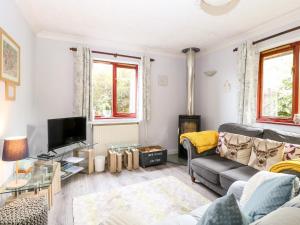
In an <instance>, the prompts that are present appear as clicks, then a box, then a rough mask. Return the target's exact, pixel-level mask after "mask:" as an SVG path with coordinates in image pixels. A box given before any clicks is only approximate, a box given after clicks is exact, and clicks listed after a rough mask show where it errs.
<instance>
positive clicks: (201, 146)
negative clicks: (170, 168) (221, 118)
mask: <svg viewBox="0 0 300 225" xmlns="http://www.w3.org/2000/svg"><path fill="white" fill-rule="evenodd" d="M185 138H187V139H189V140H190V142H191V143H192V144H193V145H194V146H195V147H196V149H197V152H198V153H199V154H200V153H203V152H205V151H207V150H210V149H212V148H214V147H216V146H217V145H218V138H219V134H218V132H217V131H213V130H208V131H201V132H192V133H185V134H182V135H180V143H182V142H183V139H185Z"/></svg>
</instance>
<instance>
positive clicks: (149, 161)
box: [138, 146, 168, 168]
mask: <svg viewBox="0 0 300 225" xmlns="http://www.w3.org/2000/svg"><path fill="white" fill-rule="evenodd" d="M158 148H159V149H160V150H157V149H158ZM138 149H139V159H140V166H141V167H143V168H145V167H148V166H154V165H159V164H163V163H166V162H167V155H168V150H167V149H163V148H161V147H160V146H149V147H140V148H138ZM151 149H153V150H151Z"/></svg>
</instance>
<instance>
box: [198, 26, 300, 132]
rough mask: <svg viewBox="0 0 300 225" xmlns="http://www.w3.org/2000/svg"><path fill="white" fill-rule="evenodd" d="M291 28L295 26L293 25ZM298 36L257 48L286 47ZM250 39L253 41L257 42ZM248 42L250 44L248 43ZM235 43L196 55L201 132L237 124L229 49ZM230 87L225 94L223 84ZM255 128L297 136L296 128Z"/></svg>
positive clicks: (234, 67) (234, 70) (234, 57)
mask: <svg viewBox="0 0 300 225" xmlns="http://www.w3.org/2000/svg"><path fill="white" fill-rule="evenodd" d="M294 26H295V25H294ZM286 29H288V28H287V27H282V28H280V29H278V30H276V31H273V32H272V31H271V32H269V33H267V34H264V35H262V36H261V37H266V36H268V35H270V34H272V33H277V32H279V31H283V30H286ZM299 35H300V32H299V31H298V32H292V33H289V34H287V35H283V36H280V37H278V38H275V39H271V40H269V41H266V42H263V43H262V44H260V45H258V46H257V47H258V49H259V50H260V51H262V50H265V49H269V48H272V47H276V46H280V45H283V44H286V43H291V42H294V41H299V40H300V38H299ZM261 37H257V38H254V39H253V40H257V39H260V38H261ZM241 41H242V40H241ZM250 41H251V40H250ZM238 45H239V43H236V44H235V45H232V46H230V47H226V48H223V49H220V50H216V51H214V52H211V53H208V54H203V55H200V56H199V57H198V58H197V63H196V65H197V68H198V70H197V77H196V112H197V113H198V114H200V115H201V116H202V118H203V120H202V122H203V125H204V127H203V128H205V129H217V128H218V127H219V125H220V124H222V123H226V122H237V121H238V111H237V109H238V107H237V105H238V99H239V98H238V79H237V53H236V52H233V49H234V48H235V47H237V46H238ZM208 70H217V71H218V72H217V74H216V75H215V76H213V77H207V76H205V75H204V71H208ZM227 80H228V81H229V83H230V84H231V90H230V91H226V89H225V88H224V84H225V82H226V81H227ZM254 125H255V126H259V127H264V128H270V129H278V130H283V131H290V132H297V133H300V128H299V127H296V126H285V125H274V124H263V123H259V124H258V123H257V124H254Z"/></svg>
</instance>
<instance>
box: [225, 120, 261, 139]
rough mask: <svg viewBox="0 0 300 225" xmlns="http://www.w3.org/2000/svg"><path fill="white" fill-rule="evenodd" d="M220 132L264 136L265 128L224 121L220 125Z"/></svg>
mask: <svg viewBox="0 0 300 225" xmlns="http://www.w3.org/2000/svg"><path fill="white" fill-rule="evenodd" d="M219 132H229V133H234V134H241V135H245V136H249V137H258V138H262V136H263V132H264V130H263V129H262V128H258V127H251V126H247V125H242V124H237V123H224V124H222V125H221V126H220V127H219Z"/></svg>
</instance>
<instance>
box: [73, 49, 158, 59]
mask: <svg viewBox="0 0 300 225" xmlns="http://www.w3.org/2000/svg"><path fill="white" fill-rule="evenodd" d="M70 50H71V51H73V52H76V51H77V48H70ZM92 53H96V54H101V55H112V56H113V57H124V58H131V59H142V58H141V57H138V56H132V55H123V54H118V53H111V52H100V51H94V50H92ZM150 61H151V62H154V61H155V59H150Z"/></svg>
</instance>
